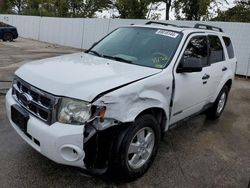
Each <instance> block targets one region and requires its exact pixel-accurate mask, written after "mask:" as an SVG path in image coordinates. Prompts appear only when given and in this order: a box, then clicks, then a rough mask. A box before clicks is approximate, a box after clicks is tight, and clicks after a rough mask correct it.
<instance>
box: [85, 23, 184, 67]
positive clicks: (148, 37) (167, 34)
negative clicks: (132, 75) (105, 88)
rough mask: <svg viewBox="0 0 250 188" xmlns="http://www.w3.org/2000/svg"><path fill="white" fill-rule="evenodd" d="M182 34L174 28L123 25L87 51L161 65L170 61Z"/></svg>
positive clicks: (164, 65)
mask: <svg viewBox="0 0 250 188" xmlns="http://www.w3.org/2000/svg"><path fill="white" fill-rule="evenodd" d="M181 37H182V35H181V34H180V33H178V32H174V31H168V30H161V29H153V28H140V27H124V28H119V29H117V30H115V31H114V32H113V33H111V34H110V35H108V36H107V37H105V38H104V39H103V40H102V41H100V42H99V43H98V44H97V45H95V46H94V47H93V48H92V49H90V50H89V51H88V53H91V54H93V55H97V56H100V57H104V58H109V59H114V60H117V61H121V62H125V63H131V64H135V65H141V66H146V67H153V68H160V69H162V68H164V67H166V66H167V65H168V64H169V63H170V61H171V59H172V57H173V55H174V53H175V51H176V49H177V47H178V44H179V42H180V40H181Z"/></svg>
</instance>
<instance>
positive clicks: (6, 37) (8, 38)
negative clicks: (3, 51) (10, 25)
mask: <svg viewBox="0 0 250 188" xmlns="http://www.w3.org/2000/svg"><path fill="white" fill-rule="evenodd" d="M13 40H14V36H13V34H12V33H4V35H3V41H10V42H12V41H13Z"/></svg>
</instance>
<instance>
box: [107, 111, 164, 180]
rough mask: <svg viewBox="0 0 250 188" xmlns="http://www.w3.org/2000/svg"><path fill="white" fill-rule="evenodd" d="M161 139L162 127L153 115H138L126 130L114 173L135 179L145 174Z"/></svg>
mask: <svg viewBox="0 0 250 188" xmlns="http://www.w3.org/2000/svg"><path fill="white" fill-rule="evenodd" d="M159 141H160V128H159V124H158V122H157V121H156V120H155V118H154V117H153V116H152V115H143V116H141V117H138V118H137V119H136V120H135V122H134V123H133V124H132V125H131V126H130V127H129V129H128V130H127V131H126V134H125V135H124V136H123V138H122V142H121V144H120V147H119V152H117V153H113V155H115V161H116V169H113V172H112V173H113V174H114V173H115V174H116V173H119V176H121V177H123V178H126V179H129V180H133V179H135V178H138V177H140V176H141V175H143V174H144V173H145V172H146V171H147V170H148V168H149V167H150V166H151V164H152V162H153V160H154V158H155V156H156V153H157V150H158V144H159Z"/></svg>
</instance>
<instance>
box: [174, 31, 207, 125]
mask: <svg viewBox="0 0 250 188" xmlns="http://www.w3.org/2000/svg"><path fill="white" fill-rule="evenodd" d="M183 58H197V59H199V60H200V61H201V62H202V64H203V69H202V71H201V72H191V73H177V72H176V68H177V67H178V66H179V64H180V62H181V59H183ZM178 61H179V62H178V63H177V66H176V68H175V70H174V79H175V89H174V97H173V106H172V110H171V120H170V124H173V123H175V122H177V121H179V120H181V119H184V118H186V117H188V116H190V115H192V114H194V113H196V112H198V111H200V110H201V109H202V108H203V107H204V105H205V104H206V103H207V99H208V96H209V93H210V92H209V89H210V86H209V84H208V80H209V77H210V76H209V75H210V71H211V69H210V68H209V66H208V40H207V35H205V34H193V35H191V36H190V37H189V39H188V40H187V42H186V44H185V46H184V50H183V51H182V54H181V56H180V58H179V60H178Z"/></svg>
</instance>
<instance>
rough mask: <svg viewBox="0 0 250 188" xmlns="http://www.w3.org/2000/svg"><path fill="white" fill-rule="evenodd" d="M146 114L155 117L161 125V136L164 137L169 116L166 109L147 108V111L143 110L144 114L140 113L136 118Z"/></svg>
mask: <svg viewBox="0 0 250 188" xmlns="http://www.w3.org/2000/svg"><path fill="white" fill-rule="evenodd" d="M145 114H149V115H152V116H154V117H155V119H156V121H157V122H158V123H159V125H160V129H161V130H160V131H161V135H162V136H163V135H164V132H165V128H166V123H167V115H166V112H165V110H164V109H162V108H160V107H152V108H147V109H145V110H143V111H142V112H140V113H139V114H138V115H137V116H136V118H138V117H140V116H142V115H145ZM136 118H135V119H136Z"/></svg>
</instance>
